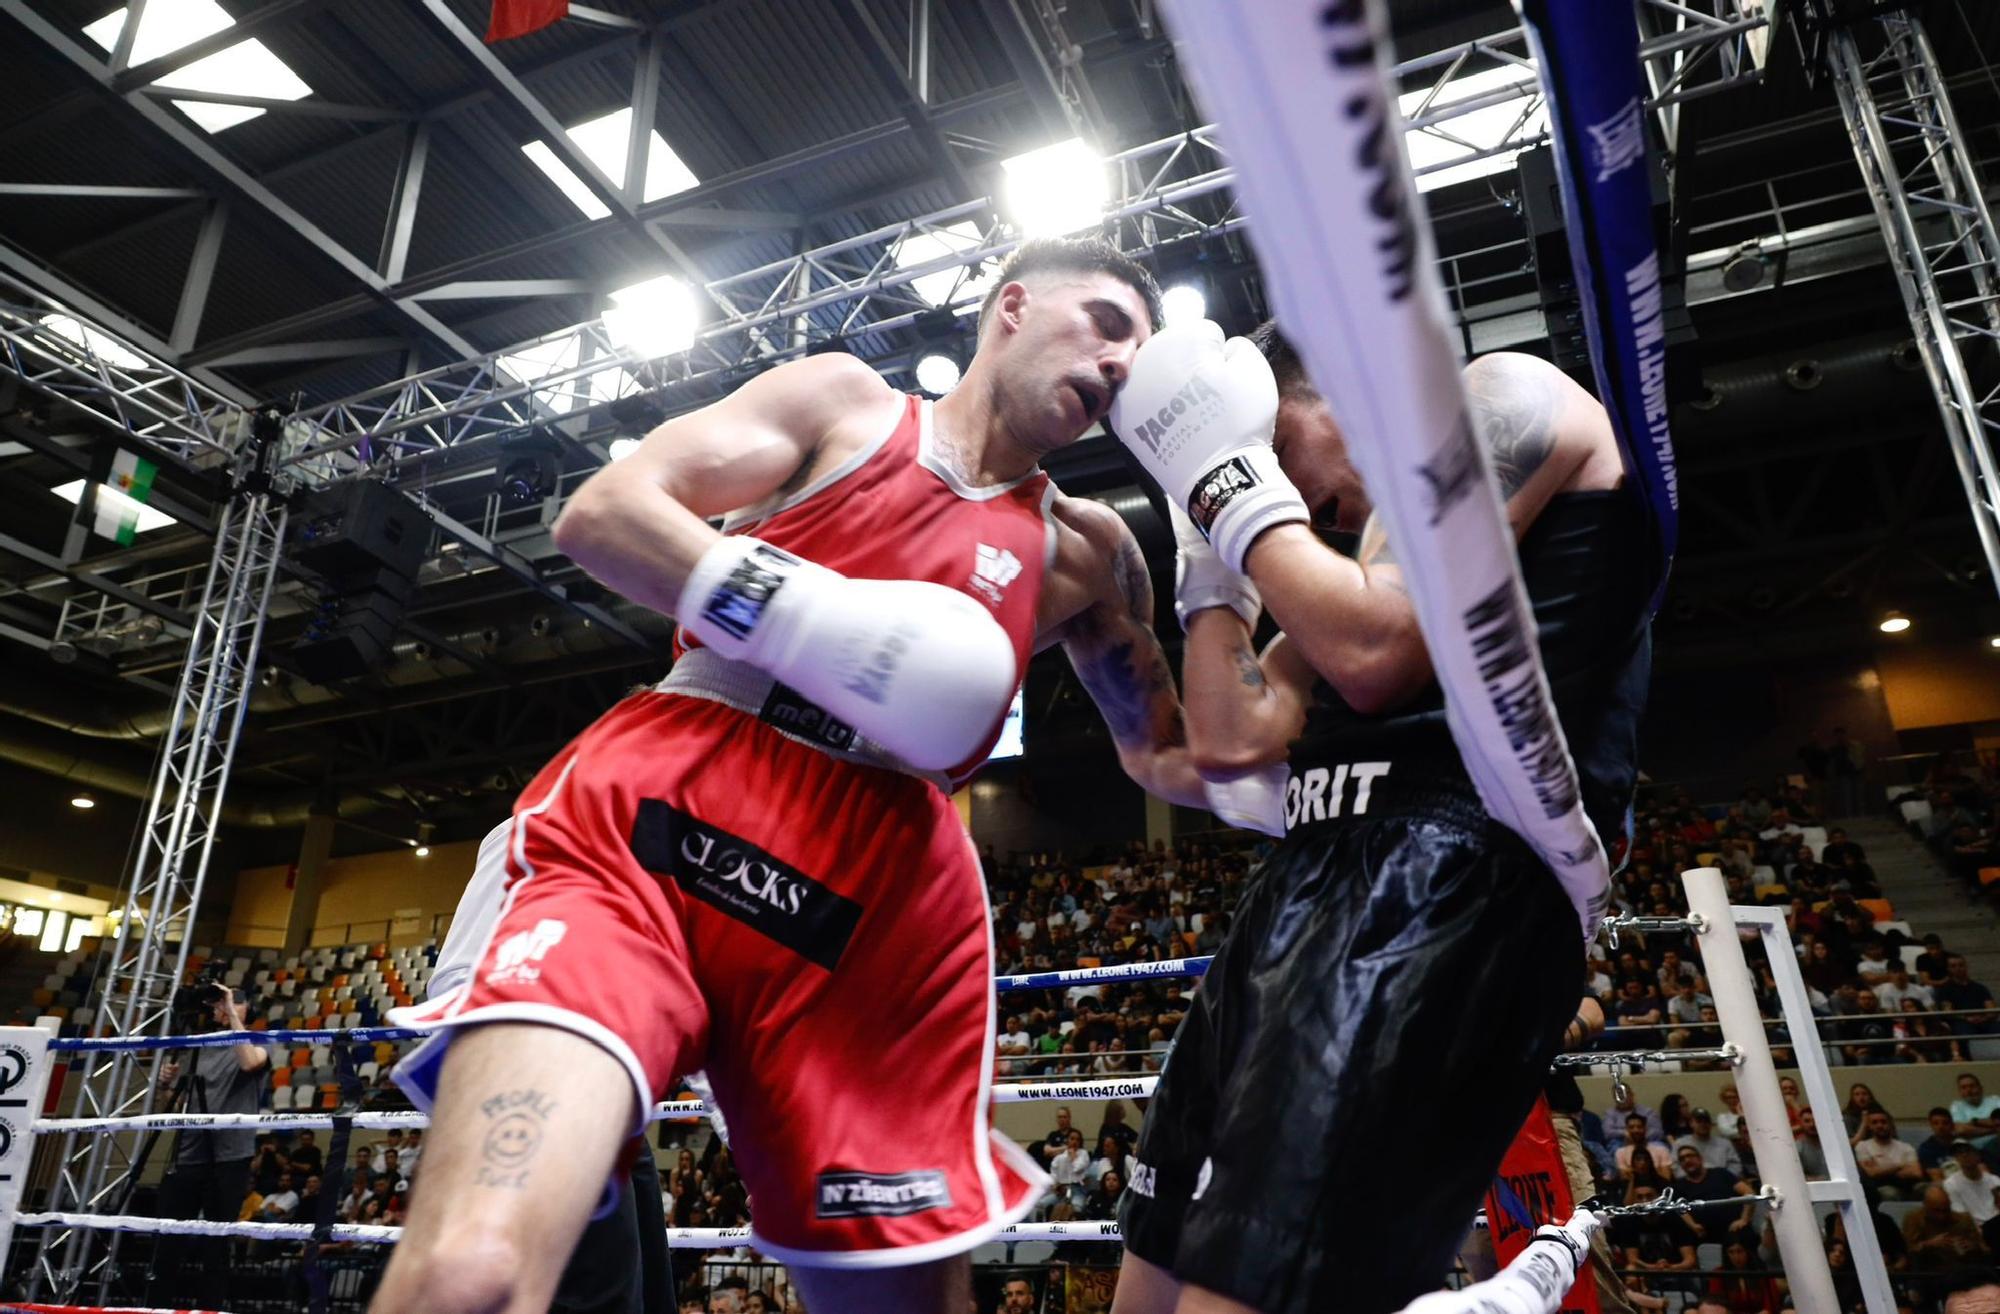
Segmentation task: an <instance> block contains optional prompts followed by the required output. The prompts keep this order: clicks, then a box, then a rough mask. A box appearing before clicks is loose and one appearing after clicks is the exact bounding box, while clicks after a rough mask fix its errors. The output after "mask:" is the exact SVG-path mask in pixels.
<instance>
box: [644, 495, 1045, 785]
mask: <svg viewBox="0 0 2000 1314" xmlns="http://www.w3.org/2000/svg"><path fill="white" fill-rule="evenodd" d="M677 612H678V615H677V619H679V621H680V623H681V624H682V625H684V626H686V627H687V630H688V633H690V634H692V635H694V636H695V637H696V638H698V639H700V640H701V641H702V642H703V643H704V644H706V645H707V646H708V647H709V648H710V649H712V650H713V651H714V652H716V653H717V654H718V655H720V656H723V657H731V658H735V659H736V660H738V661H744V662H748V663H749V664H750V665H752V666H755V667H757V668H758V669H759V670H762V671H764V672H766V673H768V674H770V675H772V676H774V677H776V678H777V679H779V680H782V681H783V682H784V683H785V684H787V685H789V686H791V687H792V688H793V689H796V690H798V692H799V693H800V694H802V695H804V696H805V697H806V698H809V699H811V700H812V701H813V702H815V703H817V704H819V706H820V707H822V708H824V709H825V710H826V711H827V713H828V714H830V715H832V716H836V717H838V718H840V719H841V720H842V721H845V722H847V723H848V724H849V725H851V726H853V727H854V728H855V729H856V730H857V731H859V732H860V733H861V734H862V735H864V736H866V737H867V738H868V739H870V740H872V741H874V742H875V743H876V744H877V745H879V746H880V747H881V748H883V749H885V750H887V751H888V752H889V753H890V754H892V755H893V756H894V757H896V758H897V759H898V760H899V761H902V762H905V763H907V764H908V765H910V766H913V767H916V768H918V769H919V770H923V771H942V770H945V769H947V768H949V767H953V766H956V765H957V764H958V763H960V762H963V761H964V760H965V759H966V758H968V757H970V756H971V755H972V754H973V753H974V752H976V751H977V750H978V748H979V746H980V744H981V743H983V742H984V740H985V738H986V735H987V733H988V732H989V731H991V730H992V728H993V724H994V722H996V721H998V720H999V719H1000V717H1001V715H1002V714H1004V713H1005V712H1006V710H1007V703H1008V701H1009V700H1010V699H1012V698H1013V696H1014V687H1015V685H1016V683H1017V682H1018V678H1017V672H1016V671H1015V668H1014V645H1013V644H1012V642H1010V641H1009V640H1008V638H1007V632H1006V631H1005V630H1003V629H1001V628H1000V625H999V622H997V621H995V620H994V619H993V616H992V613H990V612H988V611H987V610H986V608H985V607H983V606H981V605H980V604H979V603H978V602H977V601H975V600H974V599H972V598H970V597H967V596H966V595H965V594H963V593H960V592H959V591H958V590H957V589H951V588H946V587H945V586H944V585H942V584H930V583H926V582H923V581H920V580H901V579H849V578H848V577H847V576H845V575H842V574H840V573H839V572H837V571H832V570H828V569H827V568H826V567H824V566H820V565H816V564H814V563H813V562H810V561H805V560H802V559H801V558H799V557H795V556H793V555H792V554H791V553H789V552H786V551H784V550H783V549H781V548H775V547H772V546H771V545H770V544H769V543H766V542H764V541H763V540H761V539H756V538H751V537H749V536H747V535H728V536H725V537H724V538H722V539H721V540H720V541H719V542H717V543H716V544H715V546H714V547H711V548H710V549H709V550H708V551H707V552H704V553H703V554H702V556H701V560H699V561H697V562H696V563H695V565H694V569H693V570H692V571H690V572H689V573H688V579H687V584H686V586H685V587H684V588H683V589H682V590H681V598H680V606H679V607H678V608H677Z"/></svg>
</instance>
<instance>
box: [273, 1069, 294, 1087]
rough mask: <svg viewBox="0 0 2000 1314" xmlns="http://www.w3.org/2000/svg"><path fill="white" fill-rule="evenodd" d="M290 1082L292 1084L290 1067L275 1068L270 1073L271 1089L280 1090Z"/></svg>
mask: <svg viewBox="0 0 2000 1314" xmlns="http://www.w3.org/2000/svg"><path fill="white" fill-rule="evenodd" d="M291 1084H292V1070H291V1069H290V1068H276V1069H274V1070H273V1071H272V1073H271V1089H272V1090H282V1089H284V1088H285V1087H286V1086H289V1085H291Z"/></svg>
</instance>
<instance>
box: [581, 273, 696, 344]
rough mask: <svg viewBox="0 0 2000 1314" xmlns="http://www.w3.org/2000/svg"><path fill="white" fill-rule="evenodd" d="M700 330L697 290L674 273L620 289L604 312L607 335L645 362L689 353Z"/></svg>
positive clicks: (614, 342)
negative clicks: (695, 293)
mask: <svg viewBox="0 0 2000 1314" xmlns="http://www.w3.org/2000/svg"><path fill="white" fill-rule="evenodd" d="M700 329H701V312H700V310H699V308H698V307H697V306H696V305H695V299H694V291H693V289H691V288H690V287H688V285H687V284H686V283H683V282H682V281H681V280H680V279H678V278H675V277H674V276H673V275H672V274H662V275H660V276H659V277H658V278H649V279H647V280H646V281H645V282H643V283H634V284H632V285H631V286H630V287H621V288H619V289H618V290H617V291H616V292H613V293H612V294H611V308H610V309H608V310H606V311H605V312H604V333H605V336H606V337H608V338H610V339H611V341H612V343H613V344H614V345H615V346H617V347H618V348H620V349H621V350H624V351H629V352H631V353H632V354H633V355H634V356H637V357H638V358H640V359H641V360H658V359H659V358H660V357H662V356H671V355H673V354H674V353H675V352H677V351H686V350H687V349H688V348H689V347H690V346H692V345H694V338H695V334H696V333H697V332H699V331H700Z"/></svg>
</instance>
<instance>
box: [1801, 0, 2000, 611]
mask: <svg viewBox="0 0 2000 1314" xmlns="http://www.w3.org/2000/svg"><path fill="white" fill-rule="evenodd" d="M1826 62H1827V67H1828V70H1829V71H1830V72H1831V74H1832V76H1833V84H1834V90H1835V92H1836V93H1838V95H1839V97H1840V111H1841V117H1842V118H1843V119H1845V120H1846V123H1847V133H1848V137H1849V139H1850V140H1851V141H1852V142H1853V145H1854V156H1855V159H1856V160H1857V161H1858V162H1859V163H1860V165H1861V176H1862V179H1863V181H1864V182H1865V183H1866V184H1867V187H1868V194H1869V197H1870V198H1871V199H1872V200H1873V201H1874V203H1875V215H1876V218H1877V219H1878V220H1879V221H1880V222H1881V225H1882V236H1883V240H1884V241H1885V242H1886V243H1887V244H1888V248H1889V263H1890V266H1891V267H1892V268H1893V269H1894V270H1895V273H1896V282H1897V285H1898V286H1899V287H1900V288H1901V289H1902V292H1903V305H1904V308H1905V309H1906V310H1907V311H1908V312H1909V316H1910V327H1911V330H1912V332H1913V333H1914V334H1915V336H1916V341H1917V348H1918V350H1919V351H1920V352H1921V354H1922V356H1923V362H1924V371H1925V373H1926V374H1927V375H1928V376H1929V378H1930V382H1931V390H1932V391H1933V392H1934V393H1936V394H1937V403H1938V414H1939V417H1940V418H1941V419H1942V420H1943V421H1944V431H1945V440H1946V441H1947V442H1948V443H1949V444H1950V445H1951V455H1952V460H1953V461H1954V462H1955V463H1956V464H1957V466H1958V476H1959V480H1960V482H1961V483H1963V484H1964V486H1965V497H1966V501H1967V502H1968V503H1969V504H1970V505H1971V508H1972V519H1973V523H1974V525H1975V526H1976V527H1977V529H1978V532H1979V545H1980V547H1981V549H1982V550H1983V551H1984V552H1985V554H1986V570H1987V576H1988V578H1989V579H1991V580H1992V581H1993V583H1994V587H1995V588H1996V589H2000V457H1996V453H1995V444H1996V441H2000V381H1996V379H1995V378H1994V373H1995V371H1994V366H1995V360H1996V353H2000V233H1996V231H1995V229H1994V226H1993V213H1992V210H1991V209H1990V208H1989V207H1988V206H1987V203H1986V195H1985V192H1984V191H1983V190H1982V189H1981V187H1980V181H1979V177H1978V174H1977V173H1976V172H1975V171H1974V167H1973V159H1972V153H1971V151H1970V150H1969V149H1968V148H1967V146H1966V141H1965V136H1964V134H1963V133H1962V132H1960V131H1959V126H1958V120H1957V118H1956V116H1955V115H1954V114H1953V113H1952V108H1951V99H1950V97H1949V96H1948V95H1947V94H1946V89H1945V80H1944V75H1943V73H1942V72H1941V71H1940V70H1939V68H1938V63H1937V56H1936V55H1935V54H1934V53H1933V52H1932V50H1931V45H1930V40H1929V38H1928V37H1926V36H1925V34H1924V27H1923V22H1922V20H1921V19H1919V18H1918V17H1917V16H1916V15H1915V14H1910V13H1902V14H1889V15H1886V16H1884V17H1881V18H1879V19H1876V20H1875V21H1873V22H1872V23H1868V24H1857V25H1854V26H1849V27H1841V28H1836V29H1834V30H1832V31H1830V32H1829V33H1828V34H1827V49H1826ZM1968 355H1970V356H1972V357H1973V360H1974V362H1976V363H1977V364H1978V365H1979V366H1980V367H1981V368H1982V369H1983V370H1984V371H1985V373H1986V377H1985V379H1984V380H1983V382H1982V381H1979V380H1975V379H1974V377H1973V363H1969V362H1968V359H1967V358H1968Z"/></svg>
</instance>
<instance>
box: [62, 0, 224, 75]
mask: <svg viewBox="0 0 2000 1314" xmlns="http://www.w3.org/2000/svg"><path fill="white" fill-rule="evenodd" d="M129 12H130V11H129V10H127V9H114V10H112V11H111V12H110V13H108V14H106V15H105V16H104V17H102V18H100V19H98V20H97V21H96V22H95V23H92V24H90V25H89V26H88V27H86V28H84V29H83V34H84V35H85V36H87V37H89V38H90V39H91V40H92V41H95V42H96V43H97V44H98V45H100V46H102V47H104V48H105V49H106V50H110V49H112V48H114V47H115V46H117V44H118V34H119V33H120V32H123V31H124V30H125V15H126V14H127V13H129ZM235 22H236V20H235V19H233V18H231V17H230V16H229V14H228V12H227V11H226V10H224V9H223V7H222V6H221V5H219V4H217V3H215V0H148V3H147V5H146V12H145V14H144V15H143V16H142V17H141V18H140V19H139V32H138V35H137V36H135V37H134V38H133V39H132V62H133V63H134V64H144V63H147V62H149V61H151V60H155V59H158V58H159V57H160V56H162V55H171V54H173V53H174V52H175V51H176V50H179V49H180V48H181V47H182V46H185V45H188V44H190V43H191V42H195V41H199V40H201V39H202V38H203V37H205V36H213V35H215V34H216V33H217V32H220V31H222V30H223V29H224V28H226V27H230V26H232V25H233V24H234V23H235Z"/></svg>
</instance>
